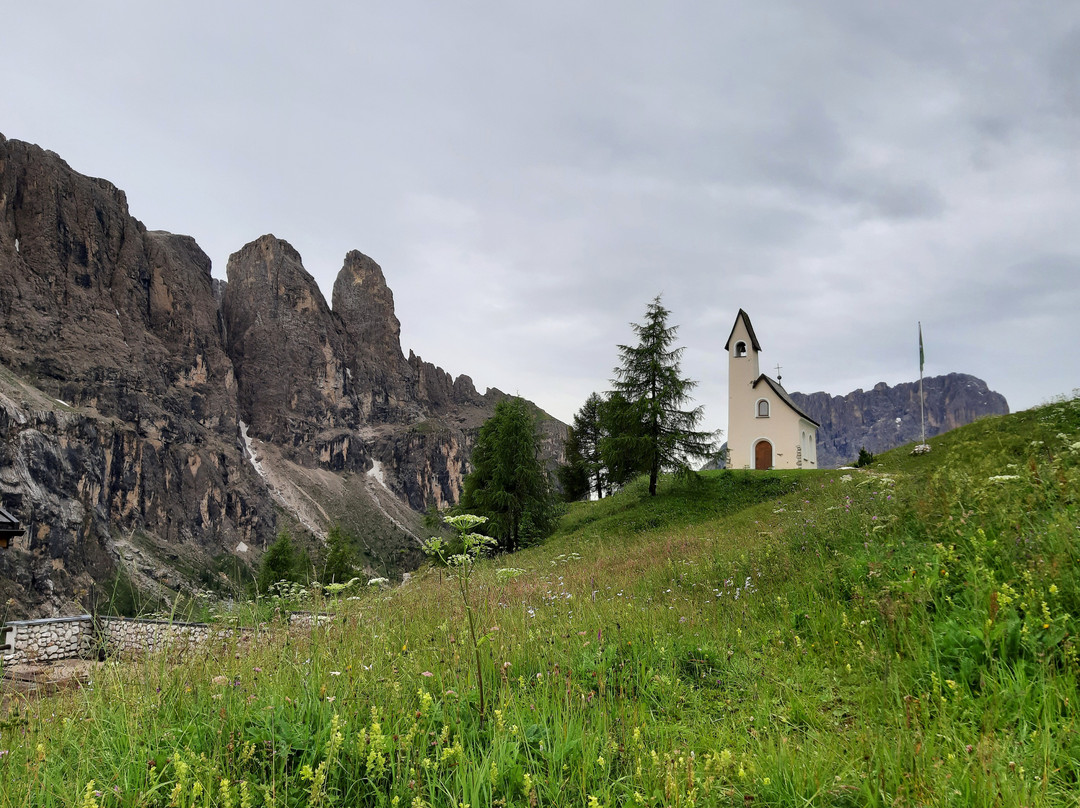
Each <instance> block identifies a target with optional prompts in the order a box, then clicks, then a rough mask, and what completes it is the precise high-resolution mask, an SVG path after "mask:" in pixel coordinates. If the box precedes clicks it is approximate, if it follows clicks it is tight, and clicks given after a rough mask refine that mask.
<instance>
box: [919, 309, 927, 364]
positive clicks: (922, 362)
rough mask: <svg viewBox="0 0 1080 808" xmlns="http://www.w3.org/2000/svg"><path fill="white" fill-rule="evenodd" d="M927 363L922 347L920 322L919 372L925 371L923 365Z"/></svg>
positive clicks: (920, 325) (920, 324)
mask: <svg viewBox="0 0 1080 808" xmlns="http://www.w3.org/2000/svg"><path fill="white" fill-rule="evenodd" d="M925 364H926V354H924V353H923V347H922V322H921V321H920V323H919V373H922V371H923V365H925Z"/></svg>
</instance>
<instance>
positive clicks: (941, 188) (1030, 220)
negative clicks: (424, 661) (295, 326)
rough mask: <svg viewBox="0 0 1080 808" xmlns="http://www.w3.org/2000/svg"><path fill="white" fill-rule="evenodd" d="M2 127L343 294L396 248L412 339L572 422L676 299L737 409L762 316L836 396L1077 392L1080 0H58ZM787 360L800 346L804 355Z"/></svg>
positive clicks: (211, 247) (6, 98) (722, 419)
mask: <svg viewBox="0 0 1080 808" xmlns="http://www.w3.org/2000/svg"><path fill="white" fill-rule="evenodd" d="M6 5H7V6H8V7H7V8H6V9H5V10H4V12H3V16H2V24H0V53H2V54H3V57H4V63H5V70H4V74H5V77H4V80H3V81H2V82H0V132H2V133H3V134H4V135H6V136H7V137H9V138H17V139H20V140H27V141H30V142H33V143H37V144H39V145H41V146H43V147H44V148H47V149H51V150H53V151H55V152H57V153H58V154H60V155H61V156H62V157H63V158H64V159H66V160H67V161H68V163H69V164H70V165H71V166H72V167H73V168H74V169H76V170H77V171H80V172H82V173H84V174H89V175H92V176H100V177H105V178H106V179H108V180H110V181H112V182H113V183H115V184H116V185H117V186H119V187H120V188H122V189H124V190H125V191H126V192H127V195H128V201H129V204H130V207H131V212H132V214H133V215H134V216H136V217H137V218H139V219H140V220H141V221H143V222H144V223H145V224H146V226H147V227H149V228H151V229H161V230H170V231H173V232H177V233H186V234H189V235H192V236H194V237H195V238H196V240H197V241H198V242H199V244H200V245H201V246H202V247H203V249H204V250H205V251H206V252H207V253H208V254H209V255H210V257H211V259H212V260H213V262H214V274H215V275H216V276H219V277H224V276H225V267H226V263H227V261H228V256H229V254H230V253H232V252H235V251H236V250H238V249H239V248H240V247H242V246H243V245H244V244H246V243H247V242H249V241H251V240H253V239H255V238H257V237H258V236H260V235H262V234H264V233H273V234H275V235H277V236H279V237H281V238H284V239H286V240H287V241H289V242H290V243H291V244H292V245H293V246H294V247H296V248H297V249H298V250H299V251H300V253H301V255H302V256H303V258H304V264H305V266H306V267H307V269H308V271H309V272H311V273H312V274H313V275H314V276H315V278H316V279H317V280H318V282H319V285H320V287H321V288H322V290H323V293H324V295H325V296H326V297H327V298H328V299H329V297H330V291H331V288H332V285H333V281H334V278H335V277H336V275H337V272H338V270H339V269H340V268H341V265H342V262H343V259H344V256H345V253H346V252H347V251H348V250H350V249H359V250H360V251H362V252H364V253H366V254H368V255H370V256H371V257H372V258H374V259H375V260H376V261H378V262H379V263H380V265H381V266H382V268H383V271H384V272H385V274H386V278H387V282H388V283H389V285H390V287H391V289H392V290H393V292H394V297H395V301H396V306H397V314H398V317H399V318H400V320H401V324H402V332H401V338H402V347H403V349H404V350H405V351H406V353H407V352H408V350H409V349H410V348H411V349H413V350H414V351H416V353H418V354H420V355H421V356H422V357H423V358H424V359H426V360H428V361H431V362H434V363H436V364H438V365H440V366H442V367H443V368H445V369H446V370H448V371H449V372H451V373H452V374H454V375H458V374H461V373H466V374H468V375H470V376H472V378H473V379H474V381H475V382H476V384H477V386H478V387H479V388H480V389H481V390H483V389H484V388H485V387H488V386H495V387H498V388H500V389H502V390H504V391H506V392H510V393H520V394H521V395H523V396H525V397H527V398H530V399H532V400H534V401H536V402H537V403H538V404H540V405H541V406H542V407H544V408H545V409H547V410H548V411H549V412H551V413H552V414H553V415H556V416H557V417H559V418H561V419H563V420H569V419H570V418H571V417H572V415H573V413H574V412H575V411H576V410H577V408H578V407H580V405H581V404H582V402H583V401H584V399H585V398H586V396H588V394H589V393H590V392H592V391H594V390H595V391H604V390H607V389H609V386H610V384H609V380H610V378H611V375H612V368H613V367H614V366H615V364H616V363H617V360H618V355H617V350H616V345H617V344H618V343H625V342H630V341H633V339H634V337H633V334H632V332H631V329H630V326H629V323H630V322H631V321H635V322H636V321H640V320H641V319H642V316H643V314H644V312H645V307H646V305H647V303H648V302H649V301H650V300H651V299H652V298H653V297H654V296H655V295H657V294H659V293H663V301H664V304H665V305H666V306H667V307H668V308H669V309H670V310H671V322H673V323H675V324H677V325H679V326H680V330H679V334H678V337H679V340H678V341H679V344H681V345H683V346H685V348H686V352H685V354H684V357H683V370H684V373H685V374H686V375H688V376H690V377H691V378H693V379H696V380H698V381H699V386H698V389H697V391H696V393H697V401H698V403H700V404H702V405H703V406H704V407H705V421H706V423H705V426H706V427H708V428H722V429H726V425H727V424H726V421H727V358H726V354H725V353H724V350H723V346H724V342H725V340H726V338H727V335H728V332H729V331H730V329H731V325H732V323H733V321H734V318H735V315H736V313H737V311H738V309H739V308H740V307H741V308H744V309H746V311H747V312H748V313H749V315H750V317H751V319H752V321H753V323H754V327H755V330H756V332H757V335H758V337H759V339H760V341H761V344H762V348H763V352H762V355H761V361H762V369H763V370H764V369H766V368H774V366H775V365H776V364H777V363H779V364H781V365H782V367H783V370H782V374H783V382H784V386H785V387H787V389H788V390H793V391H794V390H798V391H801V392H806V393H809V392H814V391H817V390H825V391H828V392H829V393H832V394H834V395H836V394H843V393H847V392H850V391H851V390H853V389H855V388H858V387H862V388H869V387H872V386H873V385H874V384H875V383H877V382H879V381H885V382H888V383H889V384H896V383H899V382H905V381H912V380H914V379H917V378H918V370H919V368H918V346H917V330H916V327H917V326H916V324H917V322H918V321H919V320H921V321H922V326H923V332H924V335H925V341H926V373H927V375H937V374H941V373H948V372H951V371H956V372H965V373H971V374H974V375H976V376H979V377H981V378H983V379H985V380H986V382H987V383H988V384H989V386H990V387H991V388H992V389H994V390H997V391H999V392H1001V393H1002V394H1004V395H1005V397H1006V398H1007V399H1008V401H1009V404H1010V406H1011V407H1012V409H1014V410H1016V409H1024V408H1027V407H1031V406H1033V405H1035V404H1038V403H1040V402H1042V401H1045V400H1047V399H1049V398H1051V397H1053V396H1055V395H1059V394H1064V393H1069V392H1070V391H1071V390H1072V389H1073V388H1076V387H1080V3H1078V2H1076V0H1037V1H1036V2H1008V1H1007V0H977V1H976V0H973V1H972V2H951V1H950V0H933V1H932V2H930V0H926V1H925V2H924V0H903V2H900V1H899V0H898V1H897V2H891V3H867V2H865V0H832V1H831V2H829V1H826V2H813V3H807V2H804V0H790V1H789V2H770V1H769V0H761V1H760V2H742V3H735V2H722V1H720V0H713V1H711V2H697V1H690V2H677V1H676V0H669V2H663V3H661V2H654V3H644V2H638V1H637V0H618V2H588V1H587V0H586V1H585V2H582V0H574V1H573V2H563V0H547V1H546V2H542V3H537V2H529V3H518V2H506V0H503V2H483V3H481V2H467V1H465V0H463V1H462V2H457V3H447V2H435V1H434V0H432V1H431V2H411V1H409V0H397V2H385V3H373V2H306V3H297V2H274V1H273V0H261V2H229V1H228V0H216V2H213V3H209V2H197V1H195V0H185V2H182V3H180V2H151V3H147V2H145V1H142V2H113V1H112V0H98V2H95V3H86V2H83V1H82V0H80V2H55V1H54V0H35V2H19V3H14V2H12V3H8V4H6ZM771 373H772V374H773V375H775V370H772V371H771Z"/></svg>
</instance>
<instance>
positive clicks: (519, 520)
mask: <svg viewBox="0 0 1080 808" xmlns="http://www.w3.org/2000/svg"><path fill="white" fill-rule="evenodd" d="M471 462H472V467H473V471H472V472H471V473H470V474H468V475H467V476H466V477H465V481H464V483H463V486H462V492H461V501H460V502H459V503H458V508H457V510H458V511H459V512H461V513H472V514H476V515H478V516H486V517H487V519H488V522H487V524H485V525H484V530H485V531H486V532H487V533H488V535H490V536H492V537H494V538H496V539H498V541H499V547H500V548H501V549H503V550H506V551H508V552H512V551H513V550H515V549H517V547H518V546H519V545H520V543H521V542H522V541H523V540H525V539H539V538H543V537H545V536H547V535H548V534H550V533H551V531H552V530H553V529H554V527H555V522H556V519H557V518H558V512H557V508H556V504H555V494H554V491H553V490H552V486H551V483H550V481H549V480H548V475H547V469H545V468H544V464H543V461H542V460H541V459H540V436H539V433H538V432H537V428H536V421H535V419H534V418H533V416H532V414H531V413H530V412H529V408H528V405H527V404H526V403H525V400H524V399H521V398H518V397H514V398H508V399H504V400H502V401H500V402H499V403H498V404H496V405H495V414H494V415H492V417H491V418H489V419H488V420H487V421H486V422H485V423H484V425H483V426H482V427H481V428H480V434H479V436H478V437H477V439H476V446H475V447H474V448H473V452H472V458H471Z"/></svg>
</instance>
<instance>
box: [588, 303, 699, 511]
mask: <svg viewBox="0 0 1080 808" xmlns="http://www.w3.org/2000/svg"><path fill="white" fill-rule="evenodd" d="M669 314H670V312H669V311H668V310H667V309H665V308H664V307H663V305H661V303H660V296H659V295H657V296H656V298H655V299H654V300H653V301H652V303H650V304H649V305H648V307H647V308H646V310H645V322H644V323H642V324H640V325H639V324H636V323H635V324H632V327H633V329H634V333H636V334H637V336H638V344H637V345H636V346H629V345H620V346H619V356H620V358H621V360H622V364H621V365H620V366H619V367H617V368H615V378H614V379H613V380H612V385H613V387H614V392H615V393H618V394H620V395H622V396H623V397H624V398H625V399H626V402H627V407H625V408H622V410H621V412H619V413H618V418H619V419H620V420H622V421H623V422H625V423H624V425H623V426H622V427H621V428H620V430H621V431H620V432H619V433H618V434H616V433H613V434H612V437H611V438H609V441H612V442H613V443H614V444H615V445H617V446H618V447H619V448H620V450H621V451H620V455H621V456H622V457H624V458H628V459H631V460H634V461H636V462H640V464H641V466H642V470H646V471H648V473H649V494H650V495H651V496H656V481H657V479H658V478H659V476H660V472H661V471H662V470H665V471H689V464H688V458H689V457H690V456H693V455H697V456H703V455H707V454H709V453H710V452H712V451H713V445H714V443H715V434H713V433H709V432H699V431H697V430H696V427H697V425H698V424H699V423H700V421H701V416H702V410H701V407H695V408H693V409H690V410H683V409H680V408H681V407H683V406H685V404H686V402H687V401H688V400H689V399H690V391H691V390H693V389H694V387H696V386H697V382H694V381H691V380H690V379H684V378H682V376H681V371H680V368H679V360H680V359H681V357H682V352H683V350H684V349H683V348H673V347H672V344H673V343H674V341H675V335H676V333H677V332H678V326H669V325H668V324H667V318H668V315H669Z"/></svg>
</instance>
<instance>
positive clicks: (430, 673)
mask: <svg viewBox="0 0 1080 808" xmlns="http://www.w3.org/2000/svg"><path fill="white" fill-rule="evenodd" d="M420 675H421V676H428V677H431V676H434V675H435V674H434V673H432V672H431V671H422V672H421V673H420Z"/></svg>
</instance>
